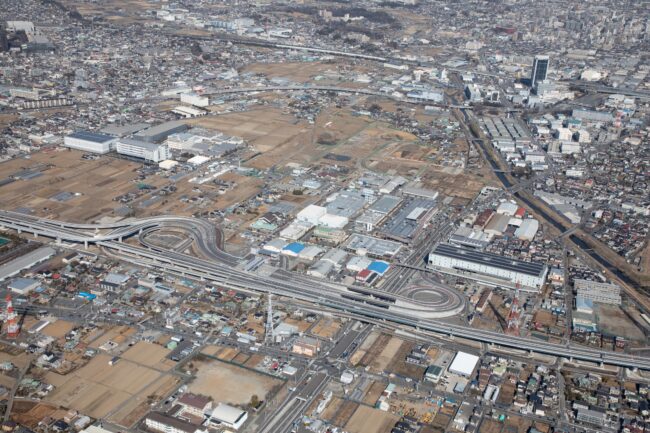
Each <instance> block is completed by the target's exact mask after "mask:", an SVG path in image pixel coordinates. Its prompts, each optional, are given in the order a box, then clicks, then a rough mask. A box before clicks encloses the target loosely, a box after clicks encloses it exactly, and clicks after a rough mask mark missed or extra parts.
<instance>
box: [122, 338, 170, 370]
mask: <svg viewBox="0 0 650 433" xmlns="http://www.w3.org/2000/svg"><path fill="white" fill-rule="evenodd" d="M169 352H170V351H169V349H167V348H165V347H163V346H159V345H157V344H153V343H147V342H146V341H140V342H138V343H137V344H136V345H135V346H133V347H131V348H130V349H129V350H127V351H126V352H124V353H123V354H122V358H124V359H128V360H129V361H133V362H134V363H136V364H141V365H144V366H147V367H152V368H155V369H157V370H162V371H167V370H171V369H172V368H173V367H174V365H175V362H173V361H171V360H167V358H165V357H166V356H167V355H168V354H169Z"/></svg>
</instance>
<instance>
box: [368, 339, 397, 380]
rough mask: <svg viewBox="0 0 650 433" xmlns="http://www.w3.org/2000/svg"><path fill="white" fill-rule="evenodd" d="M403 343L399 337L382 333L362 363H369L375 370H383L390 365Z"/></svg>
mask: <svg viewBox="0 0 650 433" xmlns="http://www.w3.org/2000/svg"><path fill="white" fill-rule="evenodd" d="M401 345H402V340H400V339H399V338H397V337H391V336H390V335H386V334H382V335H381V336H380V337H379V338H378V339H377V341H375V344H373V346H372V348H371V349H370V350H369V351H368V353H366V355H365V356H364V357H363V358H364V359H363V360H362V364H364V365H369V366H370V369H371V370H373V371H375V372H378V373H380V372H383V371H384V370H386V368H387V367H388V366H389V365H390V363H391V361H392V359H393V357H394V356H395V355H396V354H397V351H398V350H399V348H400V346H401ZM366 362H367V363H366Z"/></svg>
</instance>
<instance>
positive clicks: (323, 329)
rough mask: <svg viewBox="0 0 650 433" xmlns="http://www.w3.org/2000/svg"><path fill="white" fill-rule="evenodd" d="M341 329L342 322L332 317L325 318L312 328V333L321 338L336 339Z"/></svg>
mask: <svg viewBox="0 0 650 433" xmlns="http://www.w3.org/2000/svg"><path fill="white" fill-rule="evenodd" d="M339 329H341V322H339V321H338V320H335V319H333V318H331V317H323V318H321V319H320V320H319V321H318V323H316V325H314V327H313V328H311V333H312V334H314V335H317V336H319V337H321V338H334V336H335V335H336V334H337V333H338V332H339Z"/></svg>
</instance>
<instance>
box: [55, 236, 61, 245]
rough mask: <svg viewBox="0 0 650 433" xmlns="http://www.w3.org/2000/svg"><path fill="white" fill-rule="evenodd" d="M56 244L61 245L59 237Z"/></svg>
mask: <svg viewBox="0 0 650 433" xmlns="http://www.w3.org/2000/svg"><path fill="white" fill-rule="evenodd" d="M56 243H57V245H61V238H60V237H58V238H56Z"/></svg>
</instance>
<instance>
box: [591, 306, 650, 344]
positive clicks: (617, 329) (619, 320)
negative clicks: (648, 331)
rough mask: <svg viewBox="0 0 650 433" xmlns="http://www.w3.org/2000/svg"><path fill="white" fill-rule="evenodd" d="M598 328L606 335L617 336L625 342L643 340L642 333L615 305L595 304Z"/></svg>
mask: <svg viewBox="0 0 650 433" xmlns="http://www.w3.org/2000/svg"><path fill="white" fill-rule="evenodd" d="M594 310H595V311H594V312H595V313H596V317H597V319H598V327H599V328H600V329H601V332H602V333H603V334H606V335H619V336H621V337H623V338H625V339H626V340H637V341H638V340H643V339H644V338H645V337H644V335H643V332H642V331H641V330H640V329H639V328H638V327H637V326H636V325H635V324H634V322H632V321H631V320H630V319H629V317H627V315H626V314H625V312H624V311H623V310H622V309H621V307H619V306H617V305H606V304H595V305H594Z"/></svg>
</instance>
